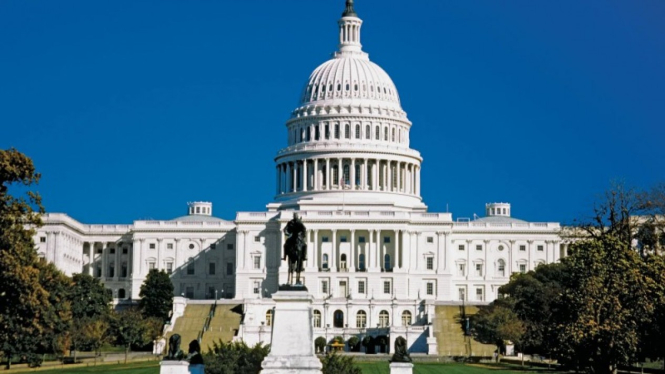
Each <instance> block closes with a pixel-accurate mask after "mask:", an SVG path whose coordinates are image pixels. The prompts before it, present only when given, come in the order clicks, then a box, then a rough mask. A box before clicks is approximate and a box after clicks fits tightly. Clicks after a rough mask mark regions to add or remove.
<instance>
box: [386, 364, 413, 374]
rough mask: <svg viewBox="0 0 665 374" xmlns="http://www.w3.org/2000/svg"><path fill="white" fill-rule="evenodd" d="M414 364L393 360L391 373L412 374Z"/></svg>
mask: <svg viewBox="0 0 665 374" xmlns="http://www.w3.org/2000/svg"><path fill="white" fill-rule="evenodd" d="M412 373H413V364H412V363H410V362H391V363H390V374H412Z"/></svg>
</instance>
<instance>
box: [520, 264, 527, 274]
mask: <svg viewBox="0 0 665 374" xmlns="http://www.w3.org/2000/svg"><path fill="white" fill-rule="evenodd" d="M520 273H522V274H524V273H526V264H520Z"/></svg>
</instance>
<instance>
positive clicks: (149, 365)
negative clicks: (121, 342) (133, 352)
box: [36, 361, 159, 374]
mask: <svg viewBox="0 0 665 374" xmlns="http://www.w3.org/2000/svg"><path fill="white" fill-rule="evenodd" d="M36 373H39V374H65V373H67V374H69V373H75V374H84V373H114V374H159V362H156V361H151V362H135V363H131V364H114V365H97V366H87V367H66V366H65V367H64V368H62V369H53V370H39V371H36Z"/></svg>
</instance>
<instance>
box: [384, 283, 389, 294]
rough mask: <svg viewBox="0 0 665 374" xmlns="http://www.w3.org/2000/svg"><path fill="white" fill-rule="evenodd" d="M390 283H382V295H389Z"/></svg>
mask: <svg viewBox="0 0 665 374" xmlns="http://www.w3.org/2000/svg"><path fill="white" fill-rule="evenodd" d="M390 291H391V290H390V281H383V293H385V294H390V293H391V292H390Z"/></svg>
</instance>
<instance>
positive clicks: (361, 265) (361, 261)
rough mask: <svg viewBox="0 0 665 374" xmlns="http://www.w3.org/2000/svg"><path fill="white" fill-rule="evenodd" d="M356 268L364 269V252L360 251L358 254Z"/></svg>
mask: <svg viewBox="0 0 665 374" xmlns="http://www.w3.org/2000/svg"><path fill="white" fill-rule="evenodd" d="M358 269H360V270H365V254H364V253H361V254H359V255H358Z"/></svg>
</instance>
